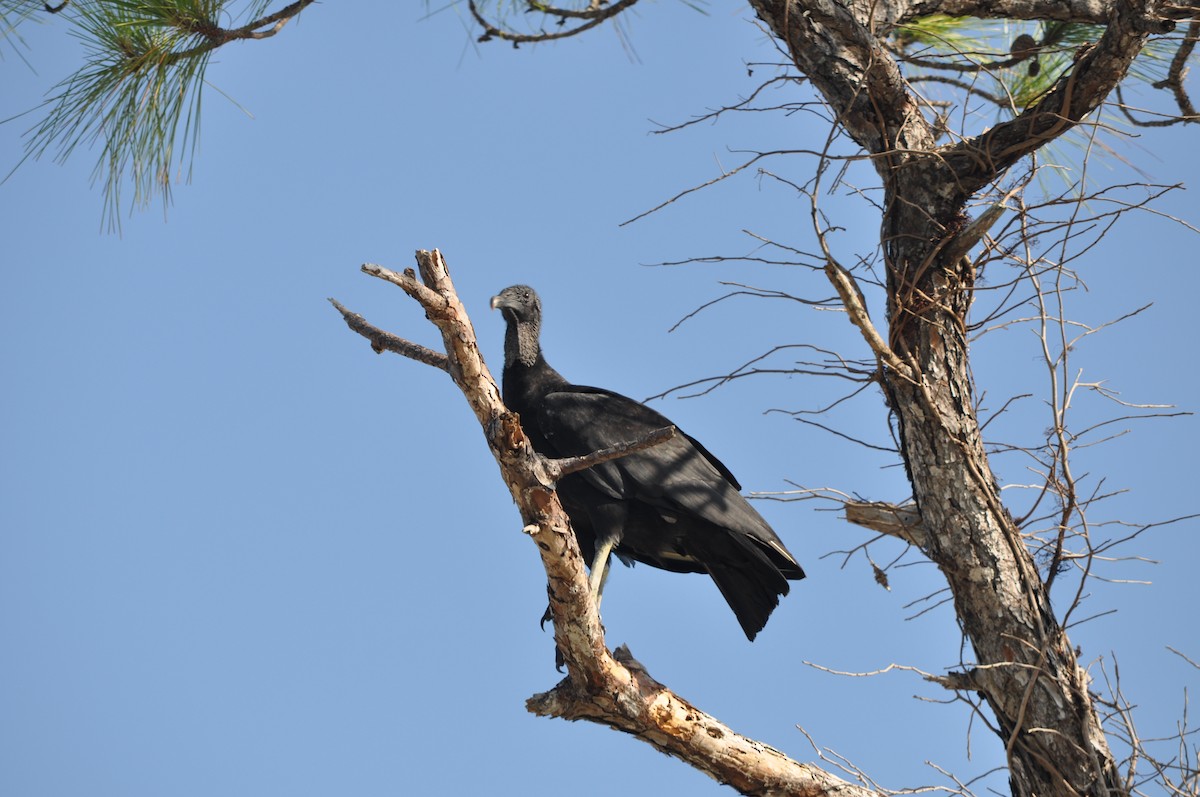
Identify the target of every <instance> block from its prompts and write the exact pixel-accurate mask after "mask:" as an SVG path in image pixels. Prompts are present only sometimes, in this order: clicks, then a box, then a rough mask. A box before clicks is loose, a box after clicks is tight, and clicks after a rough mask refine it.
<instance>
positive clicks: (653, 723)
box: [335, 250, 883, 797]
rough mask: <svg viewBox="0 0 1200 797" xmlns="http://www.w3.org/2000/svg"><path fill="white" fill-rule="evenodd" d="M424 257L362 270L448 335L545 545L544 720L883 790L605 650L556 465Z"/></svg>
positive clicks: (741, 776)
mask: <svg viewBox="0 0 1200 797" xmlns="http://www.w3.org/2000/svg"><path fill="white" fill-rule="evenodd" d="M417 262H418V264H419V266H420V274H421V280H420V282H418V281H417V278H416V275H415V274H413V273H412V272H411V271H408V272H406V273H404V274H397V273H396V272H393V271H390V270H388V269H384V268H383V267H381V266H373V265H368V266H364V267H363V271H364V272H366V273H368V274H371V275H372V276H376V277H379V278H380V279H384V280H386V281H388V282H392V283H393V284H396V285H398V286H400V287H401V288H403V289H404V290H405V292H406V293H408V295H409V296H412V297H413V298H414V299H415V300H416V301H418V302H419V303H420V304H421V306H422V307H423V308H424V310H425V312H426V315H427V316H428V318H429V320H430V321H432V322H433V323H434V325H436V326H437V327H438V329H439V330H440V331H441V333H442V337H443V339H444V340H445V341H446V351H447V359H448V365H447V369H446V370H447V371H448V372H449V373H450V374H451V375H452V376H453V377H454V381H455V382H456V384H457V385H458V387H459V388H460V389H461V390H462V392H463V395H464V396H465V397H466V399H467V402H468V403H469V404H470V405H471V408H472V410H474V412H475V415H476V418H477V419H478V420H479V423H480V426H481V427H482V429H483V431H484V434H485V436H486V438H487V442H488V446H489V448H490V449H491V451H492V454H493V456H494V457H495V458H496V461H497V463H498V464H499V466H500V471H501V474H502V477H503V479H504V483H505V484H506V485H507V486H508V488H509V491H510V492H511V493H512V496H513V500H514V501H515V502H516V504H517V507H518V509H519V510H520V512H521V517H522V519H523V521H524V523H525V530H526V532H528V533H529V534H530V536H531V537H532V538H533V540H534V542H535V543H536V544H537V548H538V552H539V554H540V555H541V558H542V565H543V567H544V568H545V570H546V576H547V579H548V582H549V583H548V591H549V594H550V613H551V615H552V616H553V618H554V638H555V642H556V644H557V645H558V649H559V651H560V653H561V654H562V658H563V661H564V663H565V664H566V667H567V677H566V678H565V679H564V680H563V681H562V682H560V683H559V684H558V685H557V686H555V687H554V688H553V689H551V690H550V691H549V692H546V693H543V694H539V695H535V696H533V697H531V698H530V699H529V701H528V703H527V708H528V709H529V710H530V711H531V712H533V713H535V714H538V715H541V716H555V717H563V718H566V719H586V720H589V721H592V722H598V723H601V724H603V725H607V726H609V727H611V728H614V729H617V730H620V731H624V732H626V733H629V734H631V735H633V736H635V737H637V738H639V739H641V740H642V741H645V742H647V743H648V744H651V745H653V746H654V747H655V748H657V749H659V750H661V751H663V752H665V753H668V754H670V755H672V756H674V757H676V758H679V759H681V760H683V761H686V762H687V763H689V764H691V765H692V766H694V767H696V768H698V769H700V770H701V771H702V772H705V773H706V774H708V775H709V776H711V777H713V778H714V779H716V780H718V781H719V782H721V783H727V784H729V785H731V786H733V787H734V788H736V789H738V790H739V791H741V792H742V793H743V794H757V795H768V794H772V795H773V794H794V795H809V796H810V797H817V796H818V795H829V797H834V795H836V797H883V795H881V794H880V793H879V792H876V791H873V790H871V789H868V788H864V787H862V786H859V785H857V784H854V783H850V782H848V781H845V780H842V779H840V778H838V777H836V776H834V775H832V774H830V773H827V772H824V771H822V770H820V769H818V768H816V767H813V766H809V765H806V764H801V763H798V762H796V761H793V760H792V759H789V758H788V757H787V756H785V755H784V754H782V753H780V752H779V751H777V750H774V749H772V748H771V747H768V746H767V745H764V744H762V743H761V742H756V741H754V740H752V739H749V738H747V737H745V736H742V735H740V734H738V733H736V732H734V731H733V730H732V729H730V728H729V727H728V726H726V725H724V724H723V723H721V722H720V721H719V720H717V719H715V718H714V717H711V716H709V715H708V714H705V713H704V712H702V711H700V710H698V709H697V708H696V707H695V706H693V705H692V704H691V703H689V702H688V701H686V700H684V699H683V698H681V697H679V696H678V695H676V694H674V693H673V692H672V691H671V690H670V689H668V688H666V687H665V686H663V685H662V684H660V683H658V682H657V681H655V680H654V679H653V678H651V677H650V675H649V674H648V673H647V672H646V668H645V667H644V666H642V665H641V664H640V663H638V662H637V661H636V660H635V659H634V658H633V657H632V655H630V654H629V652H628V650H626V649H620V650H618V652H617V654H616V655H615V656H614V655H612V654H610V653H609V652H608V649H607V647H606V646H605V642H604V629H603V627H602V626H601V624H600V617H599V615H598V613H597V611H596V605H595V603H594V601H593V600H592V595H591V589H590V588H589V585H588V579H587V576H586V574H585V572H584V566H583V561H582V557H581V555H580V552H579V546H578V543H577V542H576V539H575V534H574V532H573V531H572V530H571V526H570V520H569V518H568V517H567V515H566V513H565V512H564V511H563V508H562V505H561V504H560V503H559V501H558V497H557V495H556V494H555V492H554V490H553V489H551V488H550V487H549V486H548V483H547V482H546V481H545V477H546V474H547V473H548V472H551V471H550V470H548V468H547V466H546V465H545V460H544V458H542V457H540V456H539V455H538V454H536V453H535V452H534V451H533V448H532V446H530V445H529V442H528V440H527V439H526V438H525V435H524V432H523V431H522V430H521V427H520V423H519V421H518V419H517V417H516V416H515V415H514V414H513V413H511V412H509V411H508V409H507V408H506V407H505V406H504V404H503V403H502V401H501V399H500V391H499V389H498V388H497V386H496V383H495V380H493V379H492V377H491V374H490V373H489V372H488V369H487V366H486V365H485V364H484V362H483V358H482V356H481V355H480V352H479V347H478V344H477V342H476V339H475V332H474V329H473V327H472V326H471V322H470V319H469V318H468V316H467V313H466V311H465V309H464V308H463V306H462V304H461V302H460V301H459V299H458V296H457V294H456V293H455V290H454V286H453V284H452V283H451V281H450V275H449V273H448V271H447V269H446V264H445V261H444V260H443V259H442V256H441V254H440V253H439V252H438V251H437V250H434V251H432V252H427V251H419V252H417ZM335 306H336V307H338V309H339V311H340V312H341V313H342V317H343V318H344V319H345V320H346V323H347V324H348V325H350V326H351V328H352V329H354V330H355V331H356V332H359V334H363V335H364V336H365V337H368V339H370V340H372V341H373V342H374V341H376V340H384V339H383V338H380V337H379V336H378V335H376V334H375V333H374V332H372V330H373V328H369V329H368V328H367V327H369V325H367V324H366V322H364V321H362V320H361V318H360V317H359V316H356V315H354V314H353V313H349V311H347V310H345V309H344V308H342V307H341V305H338V304H336V303H335ZM383 334H385V335H386V334H387V333H383ZM391 337H392V338H394V337H395V336H391ZM406 356H408V355H406ZM672 434H674V429H673V427H669V428H667V429H664V430H660V431H659V432H656V433H654V434H652V435H650V436H648V437H647V438H643V439H641V440H637V441H631V442H630V443H629V444H627V445H626V446H620V447H615V448H614V449H609V450H607V451H604V452H596V454H592V455H590V456H589V457H580V458H575V459H573V460H568V461H567V462H568V463H569V464H567V465H566V466H565V467H566V468H573V467H576V466H580V467H582V466H584V463H585V461H586V464H592V465H594V464H596V463H597V462H599V461H602V460H603V458H605V457H615V456H620V455H622V454H628V453H631V452H632V451H634V450H640V449H641V448H644V447H646V446H649V445H654V444H656V443H658V442H662V440H660V439H659V438H660V437H661V438H662V439H667V438H668V437H669V436H670V435H672ZM560 462H561V461H560ZM559 467H560V469H561V468H563V467H564V466H562V465H560V466H559ZM561 472H567V471H566V470H562V471H561Z"/></svg>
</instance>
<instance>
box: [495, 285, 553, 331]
mask: <svg viewBox="0 0 1200 797" xmlns="http://www.w3.org/2000/svg"><path fill="white" fill-rule="evenodd" d="M492 309H493V310H499V311H500V312H502V313H503V314H504V320H505V321H508V322H509V323H514V322H515V323H518V324H532V325H533V326H535V327H537V326H541V322H542V300H541V299H539V298H538V295H537V292H536V291H534V289H533V288H530V287H529V286H528V285H513V286H511V287H508V288H505V289H504V290H502V291H500V293H499V295H497V296H493V297H492Z"/></svg>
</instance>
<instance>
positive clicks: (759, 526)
mask: <svg viewBox="0 0 1200 797" xmlns="http://www.w3.org/2000/svg"><path fill="white" fill-rule="evenodd" d="M497 308H498V309H500V310H501V311H502V312H503V314H504V319H505V321H506V322H507V323H508V330H507V332H506V334H505V338H504V379H503V382H504V387H503V393H504V403H505V404H506V405H508V408H509V409H511V410H513V411H515V412H516V413H518V414H519V415H520V416H521V427H522V428H523V429H524V430H525V434H526V435H527V436H528V437H529V440H530V442H531V443H532V444H533V447H534V449H535V450H536V451H537V452H539V453H540V454H543V455H545V456H548V457H570V456H580V455H583V454H590V453H592V452H593V451H598V450H600V449H603V448H608V447H610V446H613V445H616V444H618V443H625V442H630V441H633V440H637V439H639V438H641V437H643V436H645V435H646V434H648V433H649V432H652V431H654V430H656V429H661V428H663V427H666V426H671V425H672V424H671V422H670V421H669V420H667V419H666V418H664V417H663V416H662V415H661V414H660V413H658V412H656V411H654V410H652V409H650V408H649V407H647V406H645V405H644V404H641V403H640V402H637V401H634V400H633V399H630V398H626V397H625V396H622V395H619V394H617V393H613V392H612V391H609V390H603V389H601V388H597V387H583V386H580V385H573V384H571V383H569V382H568V381H567V380H566V379H564V378H563V377H562V376H561V375H560V374H559V373H558V372H557V371H555V370H554V369H553V368H551V367H550V366H549V365H548V364H547V363H546V359H545V357H543V356H542V349H541V344H540V342H539V337H540V333H541V323H542V305H541V300H540V299H539V298H538V295H537V293H535V292H534V290H533V289H532V288H530V287H528V286H526V285H514V286H512V287H511V288H505V289H504V290H503V291H501V292H500V295H499V296H495V297H493V298H492V309H497ZM740 488H741V485H739V484H738V482H737V479H735V478H734V477H733V474H732V473H730V472H729V469H728V468H726V467H725V466H724V465H723V464H721V462H720V460H718V459H717V458H716V457H714V456H713V455H712V454H710V453H709V452H708V450H707V449H706V448H705V447H704V446H702V445H701V444H700V443H699V442H697V441H696V440H695V439H693V438H691V437H689V436H688V435H686V434H683V433H682V432H681V431H679V432H678V433H677V434H676V435H675V436H674V437H673V438H671V439H670V440H668V441H667V442H665V443H662V444H660V445H657V446H654V447H652V448H649V449H646V450H644V451H640V452H638V453H636V454H631V455H629V456H626V457H622V458H620V459H615V460H611V461H609V462H605V463H603V464H600V465H596V466H595V467H592V468H589V469H587V470H584V471H581V472H579V473H574V474H571V475H569V476H566V477H564V478H563V479H562V480H561V481H560V482H559V484H558V495H559V498H560V500H561V501H562V504H563V507H564V508H565V509H566V510H567V514H568V515H569V516H570V518H571V525H572V526H573V527H574V528H575V534H576V536H577V537H578V539H579V547H580V549H581V550H582V552H583V555H584V557H585V558H586V559H587V561H589V562H591V564H592V590H593V592H594V593H596V595H597V598H598V594H599V590H600V586H601V584H602V582H603V577H604V571H605V567H606V566H607V563H608V556H609V553H610V552H612V553H616V555H617V557H618V558H620V559H621V560H622V561H623V562H625V563H626V564H632V563H633V562H635V561H637V562H644V563H645V564H648V565H652V566H653V567H660V568H662V569H664V570H671V571H674V572H677V573H708V574H709V575H710V576H711V577H712V580H713V581H715V582H716V584H717V587H718V588H719V589H720V590H721V594H722V595H723V596H724V597H725V601H726V602H727V603H728V604H729V607H730V608H731V609H733V613H734V614H736V615H737V619H738V622H739V623H740V624H741V626H742V630H743V631H745V632H746V637H747V638H748V639H754V637H755V635H756V634H757V633H758V632H759V631H760V630H762V627H763V626H764V625H766V622H767V618H768V617H770V616H771V612H772V610H774V608H775V607H776V606H777V605H778V604H779V596H781V595H786V594H787V593H788V580H798V579H801V578H804V570H802V569H801V567H800V565H799V564H797V563H796V560H795V558H794V557H793V556H792V555H791V553H789V552H788V550H787V548H785V547H784V545H783V543H782V542H781V541H780V539H779V537H777V536H776V535H775V532H774V531H772V530H771V527H770V526H768V525H767V522H766V521H765V520H763V518H762V516H761V515H759V514H758V512H756V511H755V510H754V508H753V507H751V506H750V504H749V503H747V501H746V499H745V498H743V497H742V495H741V493H739V492H738V490H739V489H740Z"/></svg>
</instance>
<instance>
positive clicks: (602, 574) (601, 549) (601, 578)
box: [590, 537, 617, 611]
mask: <svg viewBox="0 0 1200 797" xmlns="http://www.w3.org/2000/svg"><path fill="white" fill-rule="evenodd" d="M616 544H617V541H616V540H615V539H614V538H612V537H605V538H604V539H602V540H600V541H599V544H598V545H597V546H596V556H595V558H594V559H592V568H591V570H592V575H591V579H590V585H591V588H592V600H594V601H595V602H596V610H597V611H599V610H600V596H601V594H602V593H603V592H604V582H606V581H608V559H609V556H611V554H612V549H613V546H615V545H616Z"/></svg>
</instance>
